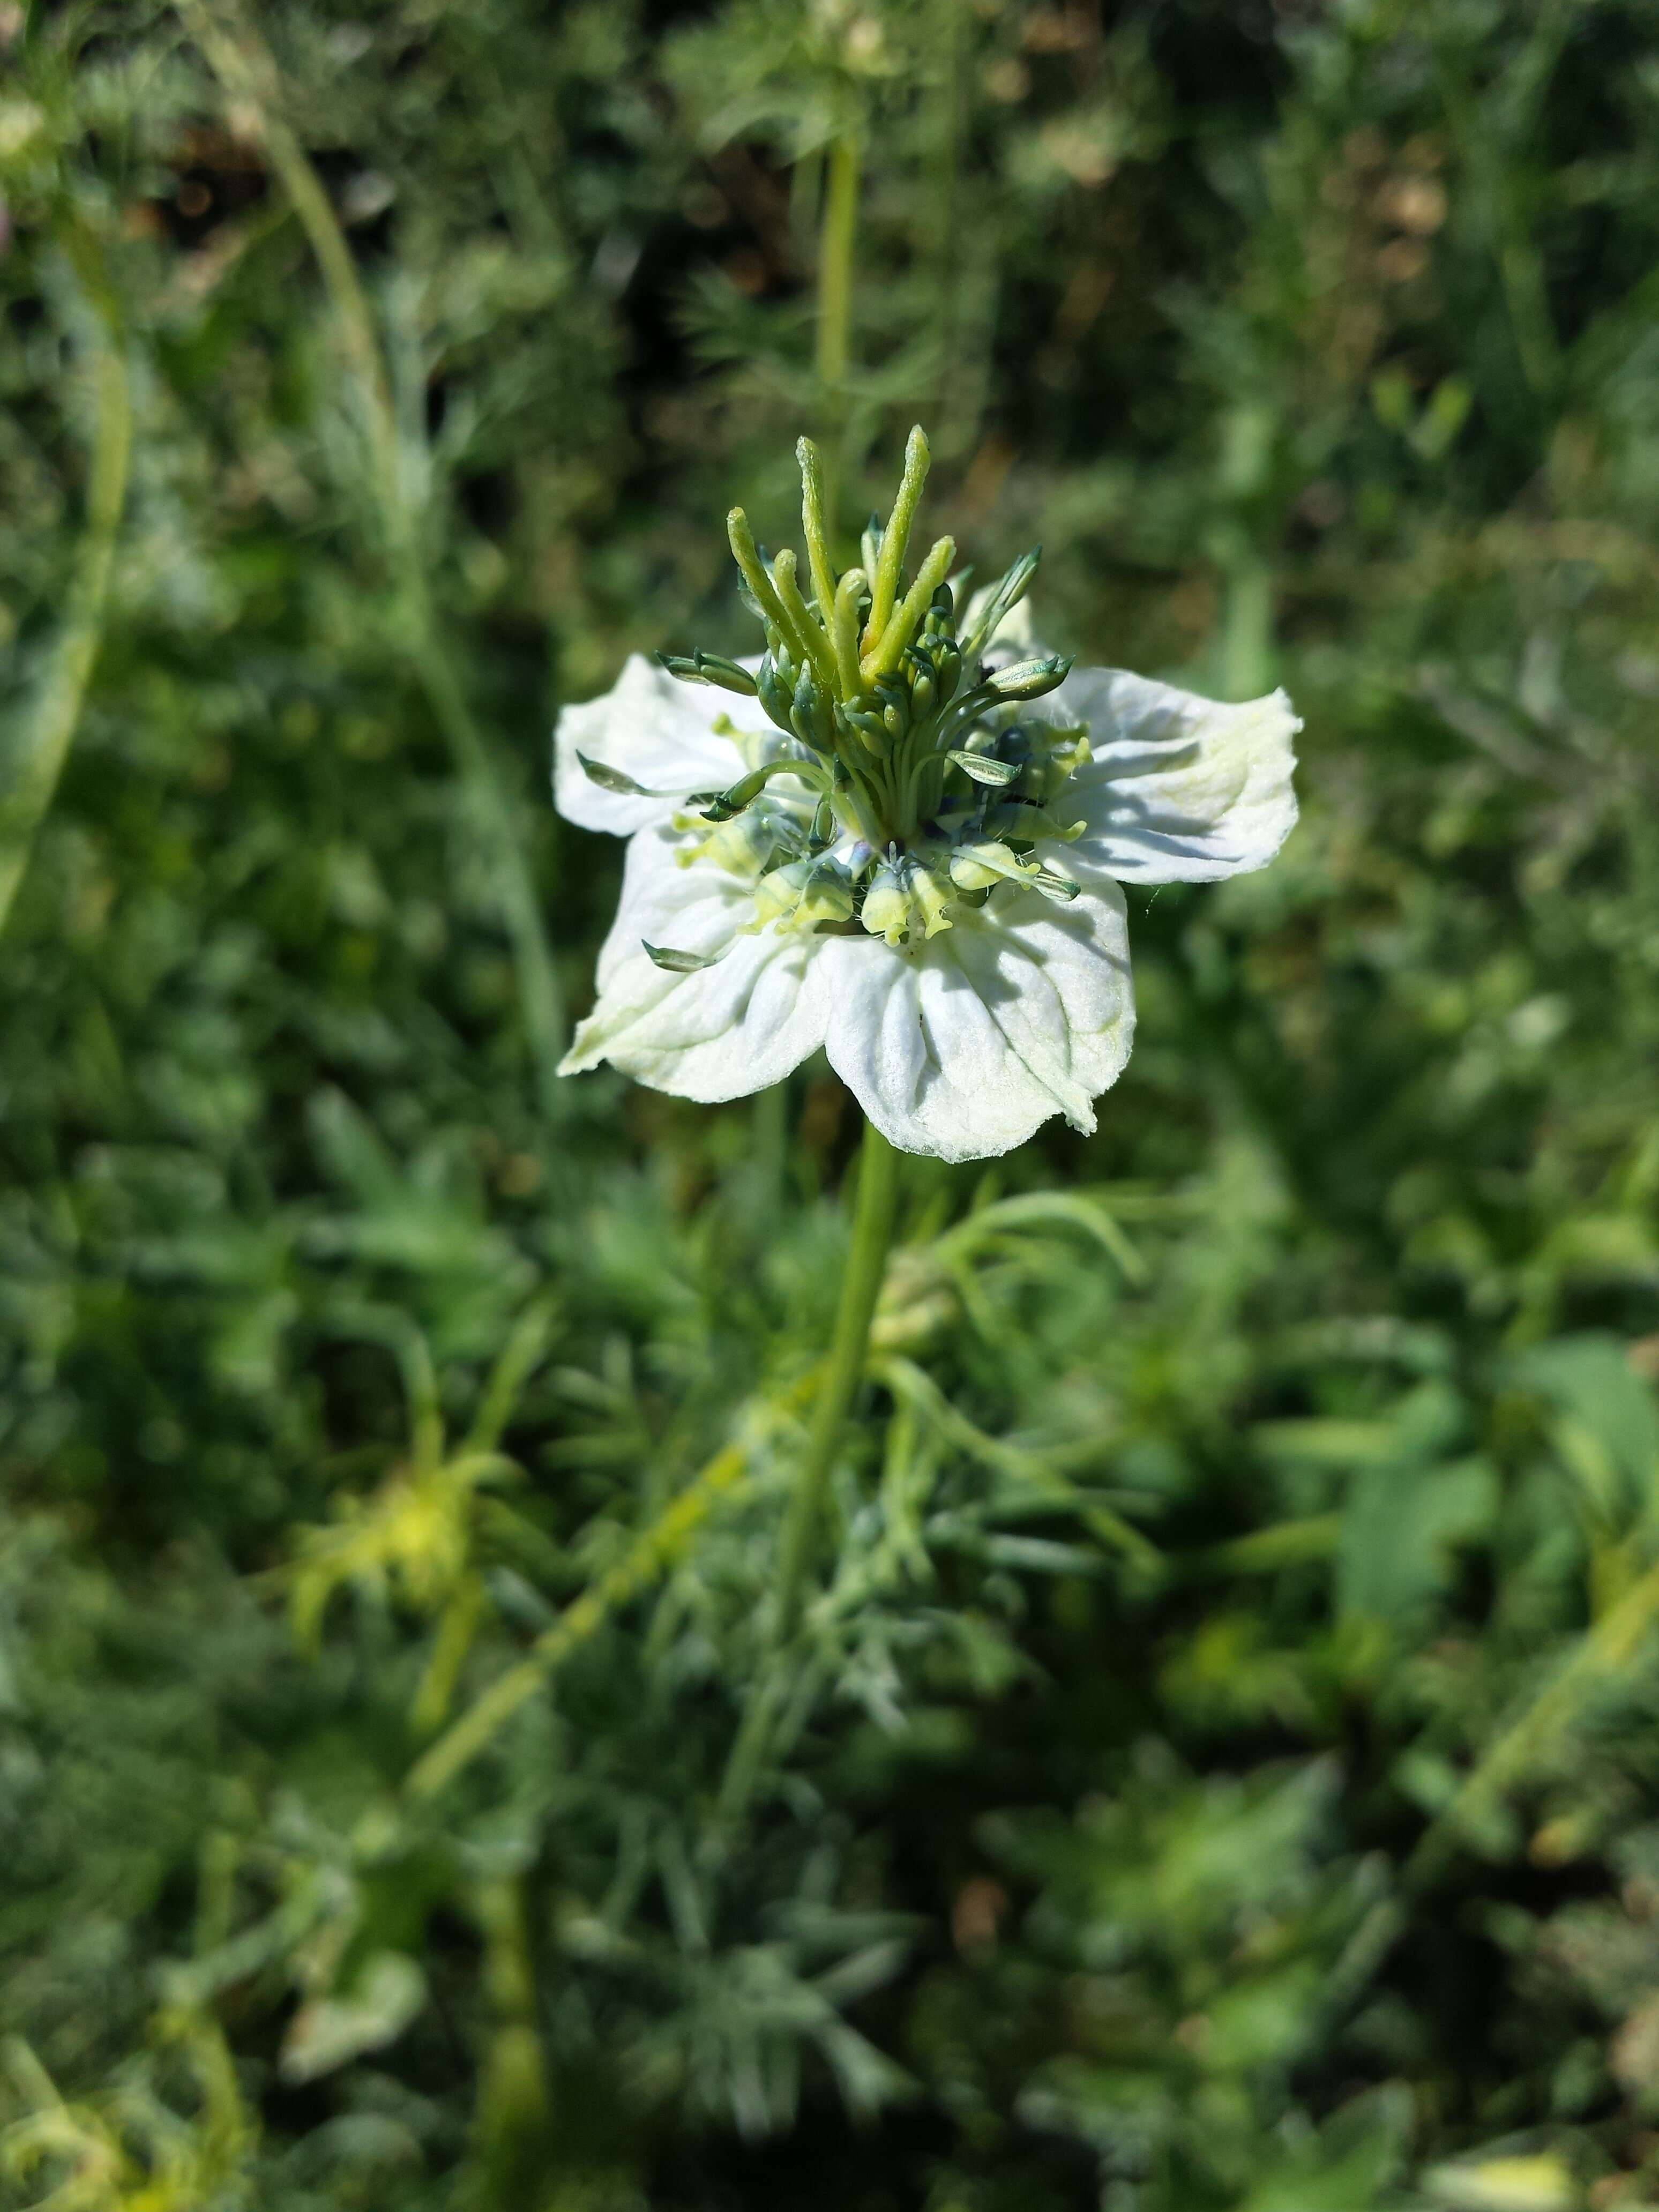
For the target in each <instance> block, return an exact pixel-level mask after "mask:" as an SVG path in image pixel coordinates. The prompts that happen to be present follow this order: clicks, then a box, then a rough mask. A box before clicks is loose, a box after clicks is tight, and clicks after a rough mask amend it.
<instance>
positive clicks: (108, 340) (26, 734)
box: [0, 238, 132, 929]
mask: <svg viewBox="0 0 1659 2212" xmlns="http://www.w3.org/2000/svg"><path fill="white" fill-rule="evenodd" d="M72 251H73V254H74V258H75V259H76V262H77V264H78V265H81V267H82V276H83V280H84V281H85V283H86V287H87V289H88V293H89V294H90V295H92V297H91V302H90V306H89V308H88V317H87V329H88V334H89V339H90V343H91V346H92V349H93V353H92V364H91V368H92V386H93V404H94V413H93V427H92V455H91V465H90V468H89V471H88V479H87V524H86V530H85V532H84V533H83V535H82V539H81V544H80V549H79V550H78V552H77V554H76V563H75V574H74V577H73V579H72V580H71V582H70V589H69V600H68V606H67V610H66V611H65V615H64V626H63V629H62V630H61V631H60V633H59V635H58V644H57V647H56V648H55V650H54V652H53V653H52V659H51V662H50V664H49V665H48V667H47V670H46V679H45V681H44V683H43V684H42V685H41V687H40V693H39V695H38V696H37V698H36V700H35V702H34V708H33V714H31V715H30V716H29V718H28V720H27V722H26V723H25V725H24V727H23V730H22V732H21V736H20V738H19V740H18V741H17V744H16V745H15V750H13V752H12V754H11V757H9V759H7V760H6V761H4V762H3V763H0V775H3V778H4V787H3V793H0V929H3V927H5V923H6V918H7V916H8V915H9V913H10V912H11V903H12V900H13V899H14V898H15V896H16V893H17V886H18V884H20V883H21V881H22V879H23V872H24V870H25V869H26V868H27V866H28V858H29V852H30V848H31V847H32V846H33V842H34V833H35V831H36V830H37V829H39V828H40V823H41V822H42V820H43V819H44V818H45V816H46V810H47V808H48V807H49V806H50V805H51V804H52V794H53V793H54V792H55V791H56V790H57V788H58V777H59V776H60V775H62V773H63V769H64V761H65V760H66V759H67V758H68V757H69V750H70V745H71V744H73V742H74V738H75V732H76V726H77V724H78V723H79V721H80V719H81V709H82V705H83V704H84V702H85V700H86V695H87V686H88V684H89V683H90V682H91V680H92V671H93V666H94V662H95V661H96V660H97V658H98V647H99V643H100V640H101V638H102V636H103V629H104V608H105V604H106V600H107V599H108V597H109V575H110V568H111V565H112V562H113V559H114V555H115V539H116V535H117V532H118V530H119V528H120V525H121V513H122V509H123V508H124V507H125V504H126V495H127V478H128V476H129V474H130V472H131V459H132V403H131V398H130V397H129V395H128V392H127V372H126V364H125V362H124V360H123V359H122V357H121V351H120V343H119V338H118V333H117V332H116V331H115V330H114V328H113V309H112V307H111V305H110V303H109V302H108V301H107V300H106V298H105V297H104V296H103V292H104V287H103V284H102V282H101V278H100V272H99V270H98V269H97V266H96V264H95V262H94V260H93V258H92V255H93V252H94V249H93V247H92V246H91V245H90V242H89V241H88V240H86V239H85V238H79V239H77V240H75V241H73V246H72Z"/></svg>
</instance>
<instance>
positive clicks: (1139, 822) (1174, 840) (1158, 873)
mask: <svg viewBox="0 0 1659 2212" xmlns="http://www.w3.org/2000/svg"><path fill="white" fill-rule="evenodd" d="M1043 705H1044V708H1045V709H1047V710H1049V711H1050V712H1051V713H1052V714H1053V716H1054V718H1055V719H1057V720H1066V721H1085V722H1086V723H1087V724H1088V726H1089V741H1090V744H1091V748H1092V749H1093V753H1094V757H1093V759H1092V760H1091V762H1090V763H1089V765H1088V766H1087V767H1086V768H1084V769H1079V772H1078V774H1077V775H1075V776H1073V778H1072V780H1071V781H1069V782H1068V783H1067V784H1066V787H1065V789H1064V790H1063V791H1062V793H1060V800H1059V804H1058V809H1057V811H1059V812H1060V813H1061V814H1064V813H1065V812H1066V805H1067V802H1068V801H1071V802H1073V807H1074V811H1075V812H1077V813H1080V814H1081V815H1082V816H1083V817H1084V819H1085V821H1086V822H1087V823H1088V825H1089V826H1088V829H1087V831H1086V832H1085V835H1084V836H1082V837H1081V838H1079V840H1078V842H1076V843H1075V844H1073V845H1071V846H1068V847H1066V849H1065V858H1064V864H1065V865H1066V866H1067V867H1069V868H1070V869H1071V871H1072V872H1073V875H1076V876H1078V877H1079V878H1080V879H1082V880H1085V881H1088V882H1091V883H1097V882H1098V881H1100V880H1101V879H1103V878H1106V877H1115V878H1120V879H1121V880H1122V881H1125V882H1128V883H1142V884H1168V883H1189V884H1195V883H1207V882H1209V881H1211V880H1212V878H1215V877H1218V876H1233V875H1241V874H1243V873H1244V872H1246V871H1247V870H1249V869H1251V868H1261V867H1265V866H1267V862H1268V861H1269V860H1272V858H1273V854H1275V853H1276V852H1278V850H1279V847H1280V846H1281V845H1282V844H1283V843H1284V842H1285V838H1286V837H1288V836H1289V835H1290V833H1291V829H1292V827H1293V826H1294V824H1295V822H1296V813H1297V807H1296V793H1295V791H1294V789H1293V788H1292V786H1291V775H1292V772H1293V771H1294V769H1295V767H1296V755H1295V753H1294V751H1293V750H1292V749H1291V739H1292V738H1294V737H1295V735H1296V732H1297V731H1298V730H1299V729H1300V728H1301V727H1302V724H1301V722H1300V720H1298V719H1297V716H1296V715H1295V714H1293V713H1292V712H1291V702H1290V701H1289V700H1288V699H1287V698H1286V697H1285V694H1284V693H1283V692H1282V691H1275V692H1274V693H1273V695H1272V696H1271V697H1270V698H1267V699H1252V700H1250V701H1249V702H1248V703H1247V704H1245V705H1243V706H1222V705H1219V704H1218V703H1217V702H1215V701H1214V700H1211V699H1200V698H1199V697H1198V696H1196V694H1195V693H1194V692H1191V691H1180V690H1176V688H1175V686H1174V685H1173V684H1153V683H1152V682H1150V681H1149V680H1148V679H1147V678H1145V677H1142V676H1131V675H1128V674H1127V673H1126V672H1125V671H1123V670H1121V669H1117V668H1079V669H1076V670H1074V671H1073V673H1072V674H1071V675H1070V676H1068V677H1067V678H1066V681H1065V683H1064V684H1061V685H1060V689H1059V690H1057V691H1055V692H1054V693H1053V694H1051V696H1050V698H1049V699H1048V700H1046V701H1045V702H1043Z"/></svg>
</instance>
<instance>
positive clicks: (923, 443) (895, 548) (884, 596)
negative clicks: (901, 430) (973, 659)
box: [864, 422, 933, 658]
mask: <svg viewBox="0 0 1659 2212" xmlns="http://www.w3.org/2000/svg"><path fill="white" fill-rule="evenodd" d="M932 458H933V456H932V455H931V454H930V453H929V452H928V450H927V438H926V436H925V435H923V432H922V428H921V423H920V422H918V423H917V425H916V427H915V429H914V430H912V431H911V433H910V435H909V436H908V438H907V439H906V440H905V441H904V474H903V477H902V478H901V479H900V483H899V488H898V497H897V498H896V500H895V501H893V512H892V513H891V514H890V515H889V517H888V518H887V528H886V530H885V531H884V532H883V534H882V540H881V552H880V555H879V556H878V559H877V562H876V573H875V574H874V576H873V577H872V579H871V583H870V619H869V622H868V623H866V626H865V631H864V651H865V654H866V658H867V657H868V655H869V654H870V653H872V652H873V651H874V650H875V648H876V646H877V644H878V641H880V639H882V638H883V637H884V635H886V631H887V625H888V623H889V621H890V618H891V616H892V612H893V602H894V600H895V599H896V598H897V597H898V585H899V572H900V570H901V569H902V568H903V566H904V550H905V548H906V546H907V545H908V544H909V542H910V525H911V524H912V522H914V521H915V514H916V509H917V507H919V506H920V505H921V488H922V486H923V485H924V484H925V483H927V469H928V465H929V463H930V461H931V459H932ZM928 596H929V597H930V598H931V597H932V593H931V592H929V594H928Z"/></svg>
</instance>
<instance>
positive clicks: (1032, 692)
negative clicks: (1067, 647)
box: [987, 653, 1073, 699]
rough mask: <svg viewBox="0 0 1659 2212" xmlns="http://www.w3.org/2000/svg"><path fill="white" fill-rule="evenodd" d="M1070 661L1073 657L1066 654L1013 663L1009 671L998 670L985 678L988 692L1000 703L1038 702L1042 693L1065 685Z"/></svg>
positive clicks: (1005, 669) (1053, 654)
mask: <svg viewBox="0 0 1659 2212" xmlns="http://www.w3.org/2000/svg"><path fill="white" fill-rule="evenodd" d="M1072 660H1073V655H1071V654H1070V653H1048V654H1046V655H1045V656H1044V657H1043V658H1042V659H1040V660H1017V661H1016V662H1015V663H1014V665H1013V666H1012V668H1002V669H999V670H998V671H997V672H996V674H995V675H994V676H992V677H989V678H987V684H988V688H989V689H990V690H993V691H994V692H995V693H996V695H997V696H998V697H999V698H1000V699H1041V698H1042V696H1043V694H1044V692H1046V691H1052V690H1054V689H1055V688H1056V687H1057V686H1058V685H1060V684H1063V683H1064V682H1065V681H1066V677H1067V676H1068V675H1069V674H1070V672H1071V667H1072Z"/></svg>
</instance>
